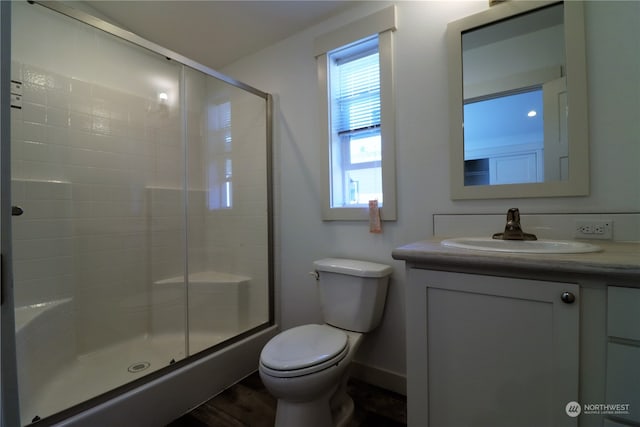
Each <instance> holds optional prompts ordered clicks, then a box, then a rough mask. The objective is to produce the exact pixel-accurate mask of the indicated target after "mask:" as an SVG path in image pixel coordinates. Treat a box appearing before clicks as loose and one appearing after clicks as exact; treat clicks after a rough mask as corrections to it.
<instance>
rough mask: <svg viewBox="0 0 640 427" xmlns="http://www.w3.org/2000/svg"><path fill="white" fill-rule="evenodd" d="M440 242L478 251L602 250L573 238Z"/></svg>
mask: <svg viewBox="0 0 640 427" xmlns="http://www.w3.org/2000/svg"><path fill="white" fill-rule="evenodd" d="M440 244H441V245H443V246H447V247H452V248H462V249H473V250H476V251H487V252H518V253H529V254H579V253H588V252H598V251H601V250H602V249H601V248H600V246H597V245H592V244H591V243H584V242H575V241H573V240H494V239H492V238H490V237H458V238H454V239H446V240H443V241H442V242H440Z"/></svg>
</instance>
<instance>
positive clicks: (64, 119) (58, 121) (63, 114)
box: [46, 107, 69, 128]
mask: <svg viewBox="0 0 640 427" xmlns="http://www.w3.org/2000/svg"><path fill="white" fill-rule="evenodd" d="M46 113H47V121H46V122H47V125H50V126H57V127H64V128H66V127H68V126H69V111H68V110H67V109H66V108H58V107H47V110H46Z"/></svg>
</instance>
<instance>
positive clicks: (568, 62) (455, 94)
mask: <svg viewBox="0 0 640 427" xmlns="http://www.w3.org/2000/svg"><path fill="white" fill-rule="evenodd" d="M555 3H558V2H557V1H507V2H504V3H500V4H498V5H496V6H493V7H491V8H490V9H488V10H486V11H483V12H480V13H477V14H474V15H471V16H467V17H465V18H462V19H459V20H457V21H454V22H450V23H449V24H448V26H447V47H448V56H449V63H448V66H449V102H450V105H449V117H450V160H449V161H450V166H451V167H450V173H451V176H450V183H451V199H452V200H459V199H499V198H523V197H561V196H586V195H588V194H589V125H588V124H589V121H588V108H587V73H586V66H587V65H586V55H585V40H584V5H583V2H582V1H565V2H564V34H565V66H566V75H567V89H568V92H569V95H568V109H569V111H570V113H569V116H568V123H567V127H568V133H569V179H568V180H565V181H550V182H540V183H527V184H503V185H473V186H465V185H464V135H463V127H462V126H463V125H462V123H463V122H462V120H463V119H462V117H463V80H462V33H463V32H465V31H468V30H471V29H474V28H478V27H480V26H484V25H488V24H491V23H493V22H496V21H500V20H503V19H506V18H509V17H512V16H515V15H519V14H522V13H525V12H530V11H532V10H535V9H539V8H541V7H545V6H549V5H552V4H555Z"/></svg>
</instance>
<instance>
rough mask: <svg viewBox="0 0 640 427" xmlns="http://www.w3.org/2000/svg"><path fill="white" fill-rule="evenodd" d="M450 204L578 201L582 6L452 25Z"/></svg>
mask: <svg viewBox="0 0 640 427" xmlns="http://www.w3.org/2000/svg"><path fill="white" fill-rule="evenodd" d="M447 44H448V51H449V79H450V80H449V92H450V120H451V125H450V138H451V141H450V147H451V158H450V161H451V198H452V199H454V200H456V199H490V198H520V197H559V196H584V195H588V193H589V139H588V135H589V130H588V111H587V79H586V59H585V42H584V10H583V4H582V2H581V1H567V2H557V1H556V2H553V1H507V2H504V3H500V4H498V5H496V6H493V7H491V8H490V9H488V10H486V11H483V12H481V13H478V14H475V15H471V16H468V17H465V18H463V19H460V20H457V21H454V22H451V23H449V25H448V26H447Z"/></svg>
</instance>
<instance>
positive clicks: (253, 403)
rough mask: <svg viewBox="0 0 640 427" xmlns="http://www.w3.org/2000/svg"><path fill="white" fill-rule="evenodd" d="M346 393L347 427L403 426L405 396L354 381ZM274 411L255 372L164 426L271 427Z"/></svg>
mask: <svg viewBox="0 0 640 427" xmlns="http://www.w3.org/2000/svg"><path fill="white" fill-rule="evenodd" d="M348 393H349V395H350V396H351V397H352V398H353V401H354V403H355V411H354V416H353V419H352V420H351V423H350V424H349V426H348V427H406V425H407V402H406V398H405V397H404V396H402V395H399V394H396V393H393V392H390V391H387V390H383V389H381V388H378V387H375V386H372V385H369V384H366V383H364V382H362V381H358V380H356V379H351V380H350V381H349V384H348ZM275 411H276V400H275V399H274V398H273V397H272V396H271V395H269V393H268V392H267V390H266V389H265V388H264V386H263V384H262V382H261V381H260V377H259V375H258V373H257V372H256V373H255V374H253V375H250V376H249V377H247V378H245V379H244V380H242V381H241V382H240V383H238V384H236V385H234V386H233V387H231V388H229V389H227V390H225V391H223V392H222V393H220V394H219V395H218V396H216V397H214V398H213V399H211V400H209V401H208V402H206V403H204V404H203V405H201V406H199V407H197V408H196V409H194V410H193V411H191V412H190V413H188V414H186V415H183V416H182V417H180V418H178V419H177V420H175V421H173V422H172V423H171V424H169V425H168V426H167V427H211V426H214V427H272V426H273V423H274V420H275ZM300 427H304V426H300Z"/></svg>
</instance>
